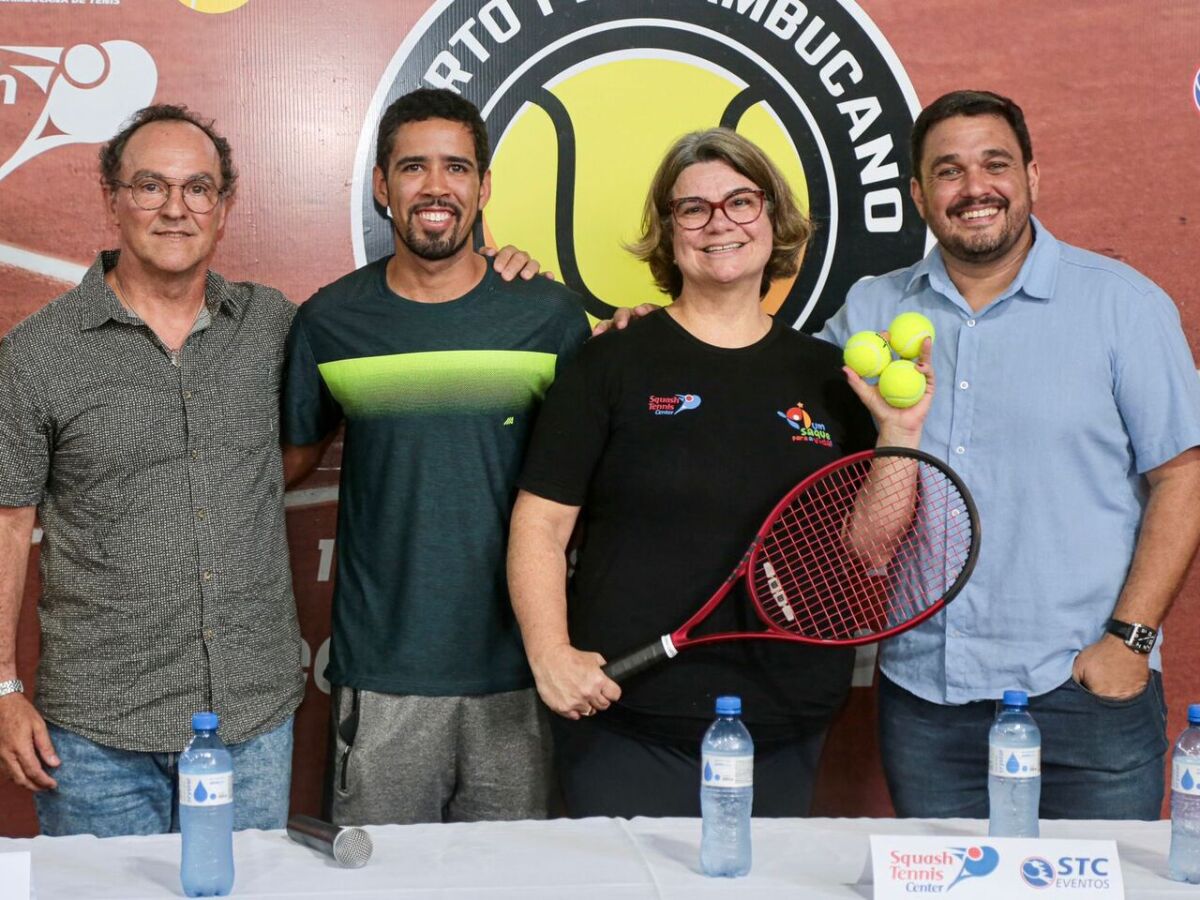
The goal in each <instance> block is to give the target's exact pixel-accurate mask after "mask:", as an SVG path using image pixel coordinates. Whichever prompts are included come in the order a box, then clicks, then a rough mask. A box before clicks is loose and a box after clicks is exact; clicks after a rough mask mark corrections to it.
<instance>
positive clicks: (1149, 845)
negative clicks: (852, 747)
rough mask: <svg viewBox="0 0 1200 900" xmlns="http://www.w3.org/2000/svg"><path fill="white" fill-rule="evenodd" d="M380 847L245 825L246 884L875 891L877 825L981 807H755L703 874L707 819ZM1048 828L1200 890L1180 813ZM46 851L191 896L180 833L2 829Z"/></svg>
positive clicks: (149, 888) (275, 892)
mask: <svg viewBox="0 0 1200 900" xmlns="http://www.w3.org/2000/svg"><path fill="white" fill-rule="evenodd" d="M368 830H369V831H370V832H371V837H372V839H373V840H374V842H375V853H374V856H373V857H372V859H371V861H370V862H369V863H368V864H367V865H366V866H365V867H364V868H361V869H341V868H338V867H337V866H336V865H334V864H333V863H332V862H329V861H326V860H325V858H324V857H322V856H320V855H318V854H316V853H314V852H313V851H311V850H308V849H306V848H305V847H302V846H299V845H297V844H294V843H292V842H291V841H290V840H288V838H287V837H286V835H285V834H284V833H283V832H276V831H244V832H240V833H238V834H236V835H235V836H234V859H235V866H236V869H237V876H236V880H235V883H234V891H233V893H234V896H236V897H241V898H247V900H250V898H271V900H279V898H285V897H295V898H317V897H320V898H336V897H353V898H359V897H361V898H382V897H396V898H401V900H416V898H438V900H450V898H453V900H473V898H482V900H530V898H535V900H543V898H544V900H551V898H553V900H590V898H596V900H600V898H604V900H609V898H617V900H627V898H628V900H633V898H637V900H642V898H647V900H648V898H672V900H697V898H716V897H722V898H723V897H733V898H764V900H765V898H772V900H774V898H780V897H797V898H809V897H859V898H869V897H871V896H872V887H871V870H870V862H869V856H868V854H869V846H868V840H867V837H868V835H870V834H944V835H947V836H971V835H974V836H980V835H984V834H986V831H987V823H986V822H982V821H978V820H973V819H941V820H918V819H907V820H895V819H755V820H754V826H753V836H754V837H753V840H754V866H753V870H752V871H751V873H750V875H749V876H748V877H746V878H739V879H732V880H731V879H724V878H720V879H713V878H706V877H704V876H703V875H701V874H700V871H699V864H698V847H699V842H700V822H699V820H696V819H634V820H632V821H625V820H623V819H584V820H568V819H559V820H555V821H550V822H505V823H499V822H487V823H477V824H470V825H408V826H395V825H393V826H388V827H382V828H370V829H368ZM1042 836H1043V837H1088V838H1115V839H1116V840H1117V843H1118V846H1119V850H1120V856H1121V867H1122V869H1123V871H1124V875H1125V884H1126V890H1127V896H1129V897H1131V898H1137V900H1142V898H1155V897H1167V896H1184V895H1186V896H1191V897H1195V898H1200V887H1193V886H1189V885H1183V884H1176V883H1175V882H1173V881H1169V880H1167V878H1166V875H1165V873H1166V855H1167V847H1168V844H1169V840H1170V823H1169V822H1165V821H1163V822H1085V821H1080V822H1043V823H1042ZM15 850H29V851H31V852H32V854H33V857H32V858H33V887H34V897H35V898H36V900H116V898H119V900H149V898H167V897H181V896H183V892H182V890H181V889H180V886H179V835H155V836H152V837H128V838H106V839H97V838H93V837H68V838H45V837H37V838H32V839H23V840H16V839H0V853H5V852H10V851H15Z"/></svg>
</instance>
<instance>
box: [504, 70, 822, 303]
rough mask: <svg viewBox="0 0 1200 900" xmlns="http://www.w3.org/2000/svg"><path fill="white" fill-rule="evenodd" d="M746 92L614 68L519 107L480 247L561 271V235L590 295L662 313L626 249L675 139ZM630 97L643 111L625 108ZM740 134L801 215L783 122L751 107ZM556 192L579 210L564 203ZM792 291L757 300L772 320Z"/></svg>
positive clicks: (557, 83)
mask: <svg viewBox="0 0 1200 900" xmlns="http://www.w3.org/2000/svg"><path fill="white" fill-rule="evenodd" d="M742 89H743V85H741V84H740V83H739V82H738V81H737V79H735V78H734V77H733V76H731V75H730V74H729V73H724V72H721V71H719V70H717V69H716V68H715V67H711V66H710V67H708V68H700V67H698V66H697V65H694V64H692V63H690V62H689V61H686V60H680V59H654V58H650V59H636V58H623V59H613V60H610V61H607V62H600V63H598V64H596V65H593V66H592V67H590V68H587V69H584V70H583V71H579V72H572V73H568V74H567V75H565V76H563V77H561V78H558V79H555V80H553V81H551V82H550V83H548V84H547V85H546V87H545V88H544V89H543V90H539V91H536V92H534V94H533V96H532V98H531V99H530V101H529V102H528V103H526V104H525V105H523V106H522V107H521V109H520V110H519V111H518V113H517V115H516V117H515V118H514V119H513V121H512V123H511V124H510V125H509V126H508V128H507V129H506V130H505V132H504V135H503V136H502V137H501V139H500V142H499V145H498V146H497V147H496V151H495V154H494V156H493V159H492V184H493V191H492V199H491V202H490V203H489V204H488V206H487V208H486V209H485V210H484V228H485V236H486V237H487V238H489V239H493V240H494V239H495V236H496V235H504V234H514V233H521V234H522V240H523V241H525V243H523V244H522V247H523V249H525V250H527V251H529V253H530V254H531V255H532V256H533V257H534V258H535V259H538V260H540V261H541V262H542V264H543V265H544V266H546V267H547V268H549V269H551V270H552V271H555V272H563V271H564V268H563V264H562V262H561V261H560V259H559V246H560V245H562V244H564V243H567V242H568V240H564V237H563V234H562V232H563V231H565V232H566V233H567V235H568V236H569V243H570V244H572V245H573V250H574V257H575V266H576V267H577V277H578V278H579V280H580V281H581V282H582V283H583V284H585V285H587V288H588V290H589V291H590V292H591V293H592V294H594V295H596V296H597V297H603V298H605V299H606V300H608V302H610V303H611V304H613V305H616V306H635V305H637V304H638V303H642V302H644V301H647V300H651V301H655V302H660V303H661V302H666V301H667V299H668V298H667V297H665V296H664V295H662V294H660V293H659V292H658V289H657V287H655V285H654V283H653V281H652V279H651V277H650V272H649V270H648V269H647V267H646V266H645V264H643V263H642V262H641V261H639V260H638V259H636V258H635V257H634V256H633V255H632V254H631V253H628V252H620V251H621V246H622V245H623V244H628V243H632V242H633V241H635V240H636V239H637V238H638V236H639V227H640V222H641V212H642V205H643V203H644V202H645V197H646V192H647V189H648V188H649V186H650V181H651V178H652V177H653V175H654V171H655V169H656V168H657V167H658V164H659V162H660V160H661V159H662V157H663V154H664V153H665V151H666V150H667V148H668V147H669V146H670V145H671V144H672V142H673V141H674V140H675V139H676V138H678V137H679V136H680V135H682V134H685V133H687V132H689V131H698V130H701V129H705V128H711V127H713V126H714V125H717V124H719V123H720V122H721V120H722V116H723V115H724V113H725V110H726V109H727V108H728V106H729V104H730V103H731V102H732V101H733V99H734V98H735V97H736V96H737V95H738V94H739V93H740V92H741V91H742ZM547 95H548V96H547ZM632 96H639V97H640V98H641V100H642V103H640V104H636V105H631V104H630V102H629V98H630V97H632ZM539 101H540V102H539ZM543 104H544V105H543ZM560 124H561V125H565V127H558V126H559V125H560ZM736 129H737V131H738V132H740V133H741V134H743V135H744V136H745V137H747V138H749V139H750V140H752V141H754V142H755V143H756V144H758V145H759V146H760V147H762V148H763V150H765V151H766V152H767V154H768V155H769V156H770V157H771V158H772V159H773V160H774V161H775V163H776V165H777V166H778V167H779V169H780V170H781V172H782V173H783V175H784V177H785V178H786V179H787V181H788V183H789V185H790V186H791V188H792V190H793V192H794V193H795V194H796V196H797V199H798V200H799V203H800V207H801V208H802V209H807V208H808V186H807V182H806V180H805V177H804V166H803V163H802V162H801V160H800V156H799V154H798V153H797V151H796V147H795V146H794V144H793V143H792V141H791V138H790V136H789V135H788V133H787V131H785V130H784V129H783V127H782V126H781V125H780V124H779V121H778V119H776V118H774V117H773V116H772V114H771V112H770V111H769V109H767V108H765V107H764V105H763V104H761V103H760V104H754V105H751V106H750V107H749V108H747V109H746V111H745V112H744V113H743V114H742V115H741V116H740V118H739V119H738V121H737V123H736ZM563 133H569V134H571V135H573V137H574V141H573V146H572V147H565V148H564V147H562V146H561V145H560V144H559V137H560V135H562V134H563ZM563 193H566V194H570V195H572V196H573V199H574V202H573V203H569V204H568V203H563V202H562V201H563V199H564V198H563V197H562V196H560V194H563ZM531 212H533V213H535V214H534V215H532V216H531V215H530V214H531ZM564 219H566V221H564ZM614 250H616V251H618V252H613V251H614ZM570 268H571V265H570V262H568V265H567V271H570ZM793 280H794V279H790V278H789V279H784V280H781V281H779V282H777V283H776V284H775V285H773V287H772V289H771V292H770V293H769V294H768V296H767V297H766V298H764V308H765V309H766V310H767V311H768V312H771V313H774V312H775V311H777V310H778V309H779V307H780V306H781V305H782V304H783V301H784V299H785V298H786V297H787V295H788V292H789V291H790V290H791V287H792V283H793Z"/></svg>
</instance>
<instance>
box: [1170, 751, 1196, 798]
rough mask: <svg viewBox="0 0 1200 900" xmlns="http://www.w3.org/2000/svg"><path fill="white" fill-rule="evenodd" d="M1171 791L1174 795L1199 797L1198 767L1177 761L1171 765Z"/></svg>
mask: <svg viewBox="0 0 1200 900" xmlns="http://www.w3.org/2000/svg"><path fill="white" fill-rule="evenodd" d="M1171 790H1172V791H1174V792H1175V793H1176V794H1188V795H1189V796H1192V797H1200V765H1196V764H1195V763H1190V764H1189V763H1188V762H1187V760H1183V759H1177V760H1174V761H1173V763H1172V765H1171Z"/></svg>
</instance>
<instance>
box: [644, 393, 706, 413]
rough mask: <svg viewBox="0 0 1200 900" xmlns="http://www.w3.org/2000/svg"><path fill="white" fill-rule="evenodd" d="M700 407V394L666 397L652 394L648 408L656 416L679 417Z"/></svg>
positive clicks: (668, 395)
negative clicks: (682, 413)
mask: <svg viewBox="0 0 1200 900" xmlns="http://www.w3.org/2000/svg"><path fill="white" fill-rule="evenodd" d="M699 405H700V395H699V394H667V395H666V396H664V397H659V396H656V395H654V394H651V395H650V403H649V407H648V408H649V410H650V412H651V413H653V414H654V415H656V416H677V415H679V414H680V413H681V412H687V411H688V410H689V409H695V408H696V407H698V406H699Z"/></svg>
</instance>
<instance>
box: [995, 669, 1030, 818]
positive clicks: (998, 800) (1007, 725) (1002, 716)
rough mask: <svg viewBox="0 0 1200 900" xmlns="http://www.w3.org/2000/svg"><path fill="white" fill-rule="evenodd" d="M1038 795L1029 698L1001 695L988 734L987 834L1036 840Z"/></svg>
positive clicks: (1019, 693) (1010, 693)
mask: <svg viewBox="0 0 1200 900" xmlns="http://www.w3.org/2000/svg"><path fill="white" fill-rule="evenodd" d="M1041 795H1042V733H1041V732H1040V731H1039V730H1038V727H1037V725H1036V724H1034V721H1033V716H1031V715H1029V695H1028V694H1026V693H1025V692H1024V691H1005V692H1004V700H1003V705H1002V706H1001V707H1000V711H999V712H998V713H996V721H995V722H993V723H992V730H991V732H990V733H989V734H988V806H989V813H990V816H989V821H988V834H990V835H991V836H992V837H1037V836H1038V801H1039V800H1040V799H1041Z"/></svg>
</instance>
